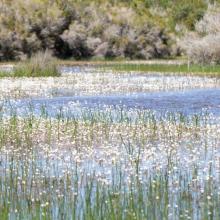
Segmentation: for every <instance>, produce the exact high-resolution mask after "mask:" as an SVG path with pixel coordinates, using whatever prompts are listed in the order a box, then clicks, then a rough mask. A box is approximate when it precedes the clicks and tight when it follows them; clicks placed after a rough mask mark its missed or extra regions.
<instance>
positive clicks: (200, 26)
mask: <svg viewBox="0 0 220 220" xmlns="http://www.w3.org/2000/svg"><path fill="white" fill-rule="evenodd" d="M219 27H220V5H218V4H214V5H209V7H208V10H207V12H206V14H205V15H204V17H203V19H202V20H200V21H199V22H198V23H197V24H196V34H195V33H194V34H192V33H190V34H188V36H186V39H185V40H184V41H183V43H182V47H183V48H184V49H185V50H186V53H187V55H188V57H189V60H190V61H191V62H194V63H200V64H210V63H214V64H216V63H217V64H219V63H220V46H219V45H220V28H219Z"/></svg>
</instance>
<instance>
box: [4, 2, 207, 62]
mask: <svg viewBox="0 0 220 220" xmlns="http://www.w3.org/2000/svg"><path fill="white" fill-rule="evenodd" d="M207 5H208V2H207V1H205V0H196V1H191V0H178V1H175V0H157V1H152V0H130V1H124V0H120V1H115V0H111V1H107V0H92V1H88V0H83V1H80V0H78V1H75V0H68V1H66V0H65V1H64V0H57V1H53V2H52V3H51V1H49V0H10V1H8V0H4V1H2V2H1V4H0V10H1V14H0V30H1V31H0V60H20V59H22V60H23V59H26V58H28V57H30V56H31V55H33V54H35V53H36V52H37V51H41V50H46V49H50V50H51V51H52V52H53V55H55V56H57V57H59V58H75V59H85V58H97V57H98V58H100V57H101V58H112V57H113V58H115V57H119V58H121V57H122V58H128V59H151V58H167V57H175V56H177V55H180V54H181V51H180V50H179V47H178V46H177V45H176V37H177V35H178V36H180V37H181V36H182V34H183V33H184V32H185V30H186V29H188V30H194V29H195V23H196V22H197V21H198V20H200V19H201V18H202V17H203V15H204V13H205V11H206V9H207Z"/></svg>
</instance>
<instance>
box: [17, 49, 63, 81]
mask: <svg viewBox="0 0 220 220" xmlns="http://www.w3.org/2000/svg"><path fill="white" fill-rule="evenodd" d="M13 75H14V76H15V77H22V76H26V77H40V76H43V77H47V76H60V72H59V70H58V66H57V60H56V59H55V58H54V57H53V56H52V55H51V53H50V52H49V51H48V50H46V51H45V52H38V53H36V54H35V55H33V56H32V57H31V58H30V59H29V60H27V61H25V62H21V63H19V64H18V65H16V67H15V68H14V73H13Z"/></svg>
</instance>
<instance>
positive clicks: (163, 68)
mask: <svg viewBox="0 0 220 220" xmlns="http://www.w3.org/2000/svg"><path fill="white" fill-rule="evenodd" d="M100 67H101V68H103V69H105V70H113V71H126V72H130V71H138V72H160V73H165V74H167V73H181V74H190V75H207V76H217V77H219V76H220V65H204V66H202V65H196V64H193V65H187V64H178V65H176V64H143V63H142V64H134V63H115V64H113V63H112V64H110V63H108V64H106V65H101V66H100Z"/></svg>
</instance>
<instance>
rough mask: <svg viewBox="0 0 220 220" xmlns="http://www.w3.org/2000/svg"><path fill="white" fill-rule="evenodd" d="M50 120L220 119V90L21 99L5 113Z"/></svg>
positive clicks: (10, 104)
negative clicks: (152, 115)
mask: <svg viewBox="0 0 220 220" xmlns="http://www.w3.org/2000/svg"><path fill="white" fill-rule="evenodd" d="M42 106H43V107H44V110H46V112H47V113H48V114H49V116H54V115H56V114H57V113H58V112H59V111H60V110H61V109H62V111H64V112H65V113H72V114H74V113H77V112H79V111H80V110H81V109H85V108H86V109H92V110H96V109H97V110H98V109H99V110H100V109H101V110H105V109H106V108H113V109H114V108H115V107H117V108H118V107H119V108H123V109H144V110H146V109H149V110H153V111H155V112H157V113H161V114H164V113H166V112H173V113H176V112H178V113H183V114H184V115H192V114H196V113H200V112H201V111H206V112H208V113H212V114H214V115H216V116H219V115H220V89H197V90H188V91H179V92H151V93H136V94H133V95H129V94H127V95H126V94H125V95H98V96H73V97H56V98H48V99H47V98H38V99H21V100H17V101H7V102H6V103H5V111H7V112H9V111H8V109H10V108H12V109H16V110H17V113H19V114H24V113H27V112H28V111H29V110H30V108H31V109H33V112H34V113H35V114H39V113H40V112H41V110H42Z"/></svg>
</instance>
